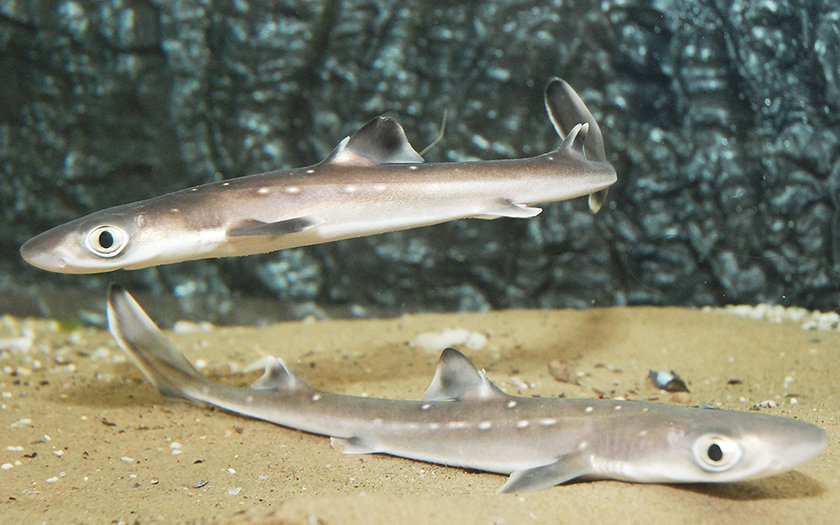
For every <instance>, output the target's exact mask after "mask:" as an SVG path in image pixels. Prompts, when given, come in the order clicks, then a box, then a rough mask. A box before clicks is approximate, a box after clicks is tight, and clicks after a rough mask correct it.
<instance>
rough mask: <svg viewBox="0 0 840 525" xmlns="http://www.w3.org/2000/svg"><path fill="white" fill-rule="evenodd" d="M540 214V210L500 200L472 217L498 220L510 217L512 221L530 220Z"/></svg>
mask: <svg viewBox="0 0 840 525" xmlns="http://www.w3.org/2000/svg"><path fill="white" fill-rule="evenodd" d="M540 212H542V208H534V207H532V206H527V205H525V204H515V203H513V202H511V201H509V200H507V199H500V200H499V202H498V203H497V204H496V205H495V206H492V207H490V208H487V209H486V210H483V212H482V213H477V214H475V215H473V217H475V218H477V219H498V218H499V217H512V218H514V219H530V218H531V217H535V216H537V215H539V214H540Z"/></svg>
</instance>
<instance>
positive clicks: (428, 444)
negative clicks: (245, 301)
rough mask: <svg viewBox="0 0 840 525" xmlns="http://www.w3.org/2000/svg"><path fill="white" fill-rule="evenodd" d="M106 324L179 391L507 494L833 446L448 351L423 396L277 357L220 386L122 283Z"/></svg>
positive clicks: (743, 468)
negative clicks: (472, 475)
mask: <svg viewBox="0 0 840 525" xmlns="http://www.w3.org/2000/svg"><path fill="white" fill-rule="evenodd" d="M108 326H109V328H110V331H111V334H112V335H113V336H114V338H115V339H116V341H117V343H118V344H119V345H120V347H122V349H123V350H124V351H125V352H126V353H127V354H128V355H129V356H130V357H131V358H132V360H133V361H134V362H135V364H137V366H138V367H140V370H142V371H143V373H144V374H145V375H146V377H147V378H148V379H149V381H151V382H152V384H154V385H155V386H156V387H157V388H158V390H160V392H161V393H162V394H163V395H165V396H169V397H179V398H183V399H186V400H189V401H191V402H194V403H199V404H210V405H214V406H217V407H221V408H223V409H225V410H228V411H231V412H235V413H237V414H243V415H246V416H250V417H253V418H257V419H263V420H266V421H270V422H272V423H276V424H278V425H283V426H285V427H289V428H294V429H299V430H303V431H305V432H311V433H313V434H321V435H326V436H330V441H331V443H332V444H333V445H334V446H335V447H336V448H341V449H343V450H344V452H345V453H349V454H363V453H383V454H391V455H394V456H400V457H405V458H411V459H416V460H420V461H427V462H431V463H439V464H443V465H450V466H456V467H464V468H470V469H477V470H483V471H489V472H497V473H500V474H510V477H509V478H508V481H507V483H505V484H504V486H503V487H502V488H501V490H500V492H526V491H536V490H541V489H545V488H549V487H552V486H554V485H557V484H560V483H565V482H567V481H571V480H576V479H616V480H623V481H634V482H646V483H695V482H727V481H737V480H743V479H748V478H758V477H762V476H770V475H773V474H776V473H779V472H783V471H786V470H789V469H792V468H794V467H796V466H797V465H799V464H801V463H802V462H804V461H807V460H808V459H810V458H812V457H814V456H816V455H817V454H818V453H819V452H820V451H821V450H823V449H824V448H825V446H826V444H827V442H828V437H827V435H826V433H825V431H824V430H822V429H821V428H819V427H817V426H814V425H811V424H808V423H804V422H800V421H794V420H792V419H787V418H783V417H776V416H769V415H765V414H755V413H749V412H736V411H728V410H716V409H706V408H687V407H678V406H670V405H662V404H656V403H645V402H636V401H618V400H599V399H556V398H530V397H517V396H511V395H507V394H505V393H504V392H502V391H501V390H500V389H499V388H498V387H496V386H495V385H494V384H493V383H491V382H490V380H488V379H487V377H486V376H485V374H484V372H483V371H481V372H480V371H478V370H476V368H475V367H474V366H473V364H472V363H471V362H470V361H469V360H468V359H467V358H466V357H464V355H463V354H461V353H460V352H458V351H457V350H453V349H447V350H445V351H444V352H443V355H441V358H440V362H439V364H438V367H437V371H436V372H435V375H434V378H433V379H432V383H431V386H429V389H428V390H427V391H426V395H425V397H424V399H423V400H422V401H398V400H390V399H373V398H367V397H353V396H347V395H338V394H331V393H328V392H324V391H322V390H318V389H316V388H313V387H312V386H309V385H308V384H306V383H305V382H304V381H303V379H301V378H300V377H299V376H298V375H297V374H295V373H294V372H292V371H291V370H289V369H288V368H287V367H286V365H285V364H284V363H283V362H282V361H281V360H279V359H274V358H268V360H267V362H266V368H265V374H264V375H263V376H262V377H261V378H260V379H258V380H257V381H256V382H255V383H254V384H253V385H252V386H251V388H241V387H233V386H227V385H221V384H218V383H213V382H211V381H209V380H207V379H205V378H204V377H203V376H201V375H200V374H199V373H198V371H196V369H195V368H193V366H192V365H191V364H190V362H189V361H188V360H187V359H186V358H185V357H184V356H183V355H182V354H180V353H179V352H178V351H177V350H176V349H175V348H174V347H173V345H172V344H171V343H170V342H169V340H167V339H166V337H164V335H163V334H162V333H161V332H160V331H159V330H158V328H157V326H155V324H154V323H153V322H152V320H151V319H149V317H148V316H147V315H146V313H145V312H144V311H143V310H142V308H141V307H140V306H139V305H138V304H137V302H136V301H135V300H134V298H133V297H131V295H129V294H128V293H127V292H126V291H124V290H123V289H122V288H120V287H119V286H116V285H114V286H112V288H111V290H110V294H109V300H108Z"/></svg>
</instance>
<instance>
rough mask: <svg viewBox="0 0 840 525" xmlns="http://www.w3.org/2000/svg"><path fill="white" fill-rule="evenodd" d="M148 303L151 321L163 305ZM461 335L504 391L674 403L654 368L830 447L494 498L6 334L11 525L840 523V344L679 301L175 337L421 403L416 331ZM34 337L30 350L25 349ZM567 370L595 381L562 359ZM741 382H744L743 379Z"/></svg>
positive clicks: (5, 498)
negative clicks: (707, 479)
mask: <svg viewBox="0 0 840 525" xmlns="http://www.w3.org/2000/svg"><path fill="white" fill-rule="evenodd" d="M145 306H147V307H149V310H150V312H151V315H152V316H153V317H154V313H153V312H154V308H153V306H154V305H145ZM444 328H465V329H467V330H471V331H476V332H480V333H482V334H485V335H486V336H487V338H488V343H487V345H486V346H485V347H484V348H482V349H481V350H472V351H471V350H464V352H465V353H466V354H467V355H468V356H469V357H470V358H471V359H473V360H474V362H475V363H476V365H477V366H478V367H479V368H485V369H486V370H487V373H488V376H489V377H490V378H491V379H492V380H494V381H495V382H496V383H497V384H498V385H499V386H501V387H502V388H503V389H505V390H506V391H507V392H508V393H511V394H518V395H539V396H564V395H565V396H566V397H598V396H604V397H618V396H621V397H624V398H627V399H641V400H657V401H660V402H666V403H671V402H674V400H672V398H671V394H667V393H664V392H661V391H659V390H657V389H656V388H654V387H653V385H652V384H651V382H650V380H649V379H648V370H649V369H651V368H652V369H657V370H666V371H667V370H672V369H673V370H675V371H677V372H678V373H679V374H680V375H681V376H682V377H683V378H684V379H685V380H686V381H687V382H688V383H689V386H690V388H691V391H692V393H691V396H690V399H678V400H677V401H679V402H682V403H688V404H694V405H698V404H709V405H719V406H721V407H723V408H727V409H734V410H749V409H750V407H751V406H753V405H755V404H757V403H760V402H762V401H767V400H772V401H774V402H775V403H776V404H777V406H776V408H762V409H761V410H762V412H764V413H770V414H776V415H782V416H786V417H794V418H798V419H801V420H804V421H809V422H812V423H815V424H817V425H820V426H822V427H823V428H825V429H826V430H827V431H828V432H829V435H830V445H829V447H828V449H827V450H826V451H825V452H824V453H823V454H822V455H821V456H819V457H818V458H816V459H815V460H813V461H811V462H810V463H808V464H806V465H803V466H802V467H800V468H799V469H797V470H795V471H793V472H789V473H785V474H781V475H778V476H774V477H771V478H767V479H763V480H756V481H749V482H741V483H733V484H727V485H688V486H665V485H641V484H630V483H620V482H612V481H598V482H588V483H576V484H571V485H566V486H559V487H554V488H552V489H549V490H545V491H542V492H538V493H530V494H525V495H496V494H494V493H495V491H496V490H497V489H498V488H499V487H500V486H501V485H502V483H503V482H504V479H505V478H504V477H503V476H499V475H495V474H487V473H478V472H471V471H465V470H464V469H457V468H447V467H443V466H438V465H430V464H426V463H420V462H416V461H410V460H404V459H399V458H393V457H388V456H377V455H366V456H348V455H342V454H340V453H338V452H337V451H335V450H333V449H332V448H330V446H329V441H328V440H327V439H326V438H324V437H320V436H314V435H308V434H304V433H301V432H297V431H294V430H288V429H284V428H281V427H278V426H275V425H272V424H269V423H264V422H260V421H255V420H250V419H246V418H243V417H239V416H236V415H232V414H228V413H224V412H222V411H214V410H210V409H205V408H198V407H195V406H192V405H189V404H187V403H184V402H180V401H172V400H167V399H164V398H163V397H161V396H160V395H159V394H158V393H157V391H156V390H155V389H154V388H153V387H152V386H151V385H150V384H149V383H148V382H146V381H145V379H144V378H143V377H142V375H141V374H140V372H139V370H137V369H136V368H135V367H134V366H133V365H132V364H131V363H130V362H128V361H125V359H124V357H123V355H122V353H121V352H120V350H119V349H118V348H117V347H116V345H115V343H114V342H113V341H112V339H111V338H110V336H109V335H108V334H107V333H106V332H103V331H98V330H93V329H84V330H80V331H75V332H68V331H62V330H61V329H60V328H59V324H58V323H56V322H54V321H44V320H30V319H15V318H11V317H8V316H7V317H4V318H2V323H0V339H2V341H0V345H2V346H6V347H7V348H6V349H5V350H0V367H2V374H0V392H2V399H0V403H2V409H0V464H3V468H2V469H0V497H2V506H0V516H2V521H3V523H10V524H11V523H27V524H30V523H42V522H43V523H127V524H135V523H140V524H143V523H154V522H158V521H161V522H165V523H208V522H214V523H230V522H233V523H284V524H286V523H288V524H291V523H295V524H296V523H301V524H312V523H315V524H339V523H365V524H380V523H383V524H384V523H388V524H393V523H458V524H468V523H469V524H471V523H482V524H502V523H507V524H521V523H531V522H535V523H560V522H569V523H571V522H574V523H644V524H650V523H669V524H676V523H725V522H732V523H734V522H737V523H814V524H819V523H830V522H835V520H836V519H837V515H838V513H840V445H838V442H840V428H838V425H837V419H838V407H840V399H838V387H837V385H838V381H840V332H837V331H817V330H803V329H802V328H801V327H800V326H799V325H798V324H795V323H789V322H784V323H781V324H771V323H769V322H765V321H755V320H750V319H743V318H739V317H735V316H731V315H726V314H722V313H708V312H700V311H696V310H688V309H680V308H606V309H592V310H586V311H572V310H544V311H505V312H494V313H490V314H458V315H412V316H406V317H402V318H398V319H390V320H372V321H367V320H343V321H324V322H309V323H307V322H294V323H282V324H277V325H273V326H270V327H268V328H213V329H212V330H210V331H203V332H194V333H186V334H171V337H172V339H173V340H174V341H175V343H176V344H177V345H178V346H179V348H181V349H182V350H183V351H184V352H185V353H186V354H187V356H188V357H189V358H190V359H192V360H193V361H195V360H198V359H201V360H204V361H205V362H206V363H207V368H206V370H205V371H206V372H207V373H209V374H210V375H211V376H213V378H214V380H219V381H223V382H226V383H230V384H238V385H247V384H249V383H250V382H251V381H253V380H254V379H255V378H256V377H258V376H259V372H253V373H248V374H241V373H238V372H237V370H238V369H241V368H242V367H244V366H246V365H248V364H250V363H253V362H254V361H256V360H257V359H259V358H260V356H262V355H265V354H268V353H270V354H272V355H277V356H280V357H282V358H284V359H285V360H286V361H287V363H289V364H290V365H291V366H292V367H293V368H294V369H295V370H296V371H297V372H298V373H299V374H300V375H302V376H303V377H304V379H306V380H307V381H309V382H310V383H311V384H312V385H313V386H316V387H319V388H322V389H324V390H328V391H332V392H343V393H347V394H352V395H362V394H366V395H369V396H372V397H389V398H402V399H419V398H420V397H421V396H422V394H423V391H424V390H425V388H426V387H427V385H428V382H429V381H430V380H431V377H432V374H433V371H434V367H435V364H436V362H437V357H438V356H437V353H430V352H427V351H425V350H423V349H420V348H416V347H413V346H411V345H410V344H409V342H411V341H413V340H414V339H415V337H416V336H417V335H418V334H419V333H423V332H428V331H439V330H442V329H444ZM22 336H23V337H25V338H26V337H28V338H30V339H31V340H32V346H31V348H29V349H28V350H26V351H24V350H22V349H20V348H17V349H16V348H15V346H16V345H17V346H18V347H19V346H24V347H25V346H26V345H27V343H26V340H25V339H24V340H23V341H20V340H18V341H10V339H12V338H20V337H22ZM553 360H560V361H564V362H567V363H568V366H569V367H570V370H571V372H572V375H573V376H574V377H575V378H577V379H578V381H579V383H580V384H579V385H576V384H570V383H563V382H559V381H557V380H556V379H555V378H554V377H553V376H552V375H551V374H550V373H549V367H548V366H547V365H548V363H550V362H551V361H553ZM735 380H737V381H735Z"/></svg>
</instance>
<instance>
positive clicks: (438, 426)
mask: <svg viewBox="0 0 840 525" xmlns="http://www.w3.org/2000/svg"><path fill="white" fill-rule="evenodd" d="M429 428H430V429H432V430H437V429H439V428H440V423H429Z"/></svg>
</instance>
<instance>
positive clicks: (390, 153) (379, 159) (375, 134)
mask: <svg viewBox="0 0 840 525" xmlns="http://www.w3.org/2000/svg"><path fill="white" fill-rule="evenodd" d="M422 162H423V157H421V156H420V154H419V153H417V152H416V151H414V148H412V147H411V144H409V142H408V139H407V138H406V136H405V131H403V128H402V126H400V125H399V123H398V122H397V121H396V120H394V119H392V118H390V117H376V118H375V119H373V120H371V121H370V122H368V123H367V124H365V125H364V126H363V127H362V129H360V130H359V131H357V132H356V133H355V134H354V135H353V136H352V137H348V138H345V139H344V140H342V141H341V143H340V144H339V145H338V147H337V148H335V150H333V152H332V153H331V154H330V156H329V157H327V158H326V160H324V162H323V164H344V165H352V166H370V165H376V164H419V163H422Z"/></svg>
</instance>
